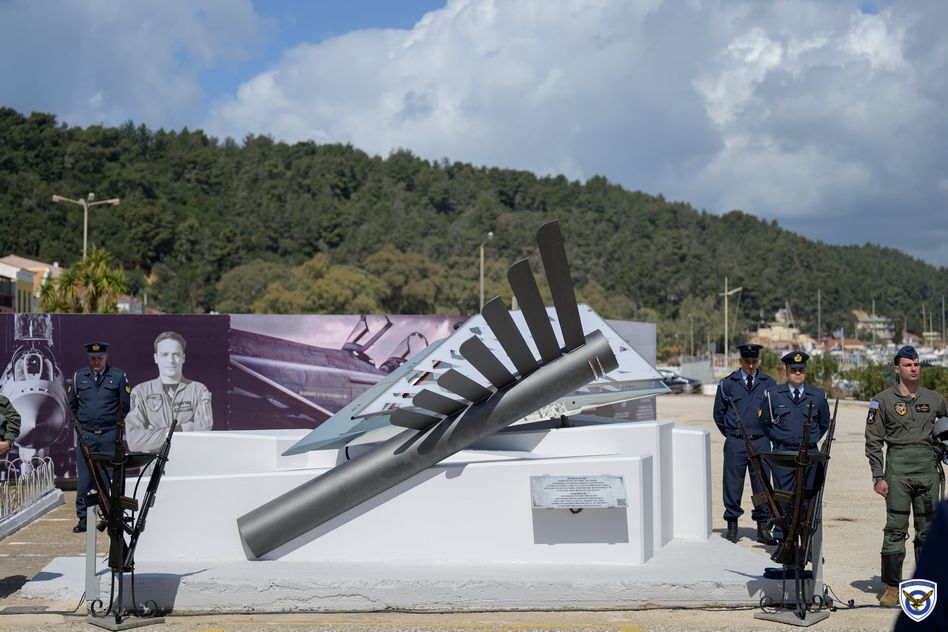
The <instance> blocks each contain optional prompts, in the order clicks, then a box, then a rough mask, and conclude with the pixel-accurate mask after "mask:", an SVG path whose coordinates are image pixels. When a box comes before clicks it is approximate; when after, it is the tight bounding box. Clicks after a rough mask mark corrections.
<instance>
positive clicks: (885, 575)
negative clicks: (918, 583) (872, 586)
mask: <svg viewBox="0 0 948 632" xmlns="http://www.w3.org/2000/svg"><path fill="white" fill-rule="evenodd" d="M904 561H905V553H883V554H882V583H883V584H884V586H883V587H884V588H885V591H884V592H883V593H882V596H881V597H879V605H880V606H886V607H890V608H891V607H895V606H898V605H899V582H901V581H902V562H904Z"/></svg>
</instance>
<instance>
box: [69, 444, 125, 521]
mask: <svg viewBox="0 0 948 632" xmlns="http://www.w3.org/2000/svg"><path fill="white" fill-rule="evenodd" d="M82 436H83V437H84V438H85V440H86V443H87V444H88V445H89V451H90V452H92V453H93V454H114V453H115V429H112V430H106V431H104V432H103V433H102V434H98V435H97V434H95V433H93V432H91V431H88V430H85V429H83V431H82ZM105 465H106V464H104V463H101V462H99V463H98V472H99V480H100V481H101V482H102V485H103V487H104V488H105V493H106V494H108V493H109V485H110V484H111V483H110V481H111V480H112V468H110V467H105ZM76 467H77V469H78V471H79V482H78V484H77V486H76V515H78V516H79V517H80V518H85V517H86V494H87V493H88V492H89V491H90V490H93V489H95V484H93V482H92V474H91V473H90V472H89V468H88V467H87V466H86V460H85V458H84V457H83V456H82V448H81V447H80V446H79V440H78V438H77V439H76Z"/></svg>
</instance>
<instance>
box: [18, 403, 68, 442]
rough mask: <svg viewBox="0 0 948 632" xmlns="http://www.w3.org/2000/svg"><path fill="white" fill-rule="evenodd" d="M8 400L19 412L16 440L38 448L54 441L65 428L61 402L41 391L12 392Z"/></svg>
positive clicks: (63, 406) (64, 414)
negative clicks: (18, 430) (18, 427)
mask: <svg viewBox="0 0 948 632" xmlns="http://www.w3.org/2000/svg"><path fill="white" fill-rule="evenodd" d="M10 401H11V402H12V403H13V406H14V408H16V410H17V412H18V413H20V436H19V438H17V440H16V442H17V444H18V445H21V446H23V447H26V448H33V449H35V450H38V449H40V448H47V447H49V446H50V445H51V444H52V443H54V442H55V441H56V440H57V439H58V438H59V437H60V436H61V435H62V434H63V431H64V430H65V426H66V409H65V405H64V404H63V402H61V401H59V400H58V399H57V398H56V397H53V396H52V395H50V394H49V393H46V392H43V391H28V392H25V393H19V394H12V396H11V397H10Z"/></svg>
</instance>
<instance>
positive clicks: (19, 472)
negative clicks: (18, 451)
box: [0, 456, 55, 520]
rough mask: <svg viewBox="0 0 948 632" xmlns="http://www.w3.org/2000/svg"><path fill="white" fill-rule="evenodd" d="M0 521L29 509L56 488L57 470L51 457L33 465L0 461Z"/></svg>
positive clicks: (14, 461) (33, 462)
mask: <svg viewBox="0 0 948 632" xmlns="http://www.w3.org/2000/svg"><path fill="white" fill-rule="evenodd" d="M0 478H2V480H0V520H3V519H4V518H6V517H7V516H10V515H12V514H14V513H16V512H17V511H19V510H21V509H23V508H25V507H27V506H29V505H30V504H31V503H33V502H35V501H36V500H38V499H39V498H41V497H42V496H43V495H44V494H46V493H47V492H49V491H51V490H52V489H53V488H54V485H53V479H54V478H55V466H54V464H53V460H52V459H51V458H50V457H48V456H47V457H44V458H39V457H33V458H32V459H30V460H29V461H21V460H20V459H15V460H13V461H8V460H5V459H4V460H0Z"/></svg>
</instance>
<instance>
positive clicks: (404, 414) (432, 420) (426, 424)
mask: <svg viewBox="0 0 948 632" xmlns="http://www.w3.org/2000/svg"><path fill="white" fill-rule="evenodd" d="M442 419H443V417H432V416H431V415H426V414H425V413H421V412H418V411H416V410H408V409H407V408H399V409H398V410H396V411H395V412H394V413H392V417H391V419H390V423H391V424H392V425H393V426H399V427H400V428H411V429H412V430H426V429H427V428H430V427H431V426H433V425H435V424H436V423H438V422H439V421H441V420H442Z"/></svg>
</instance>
